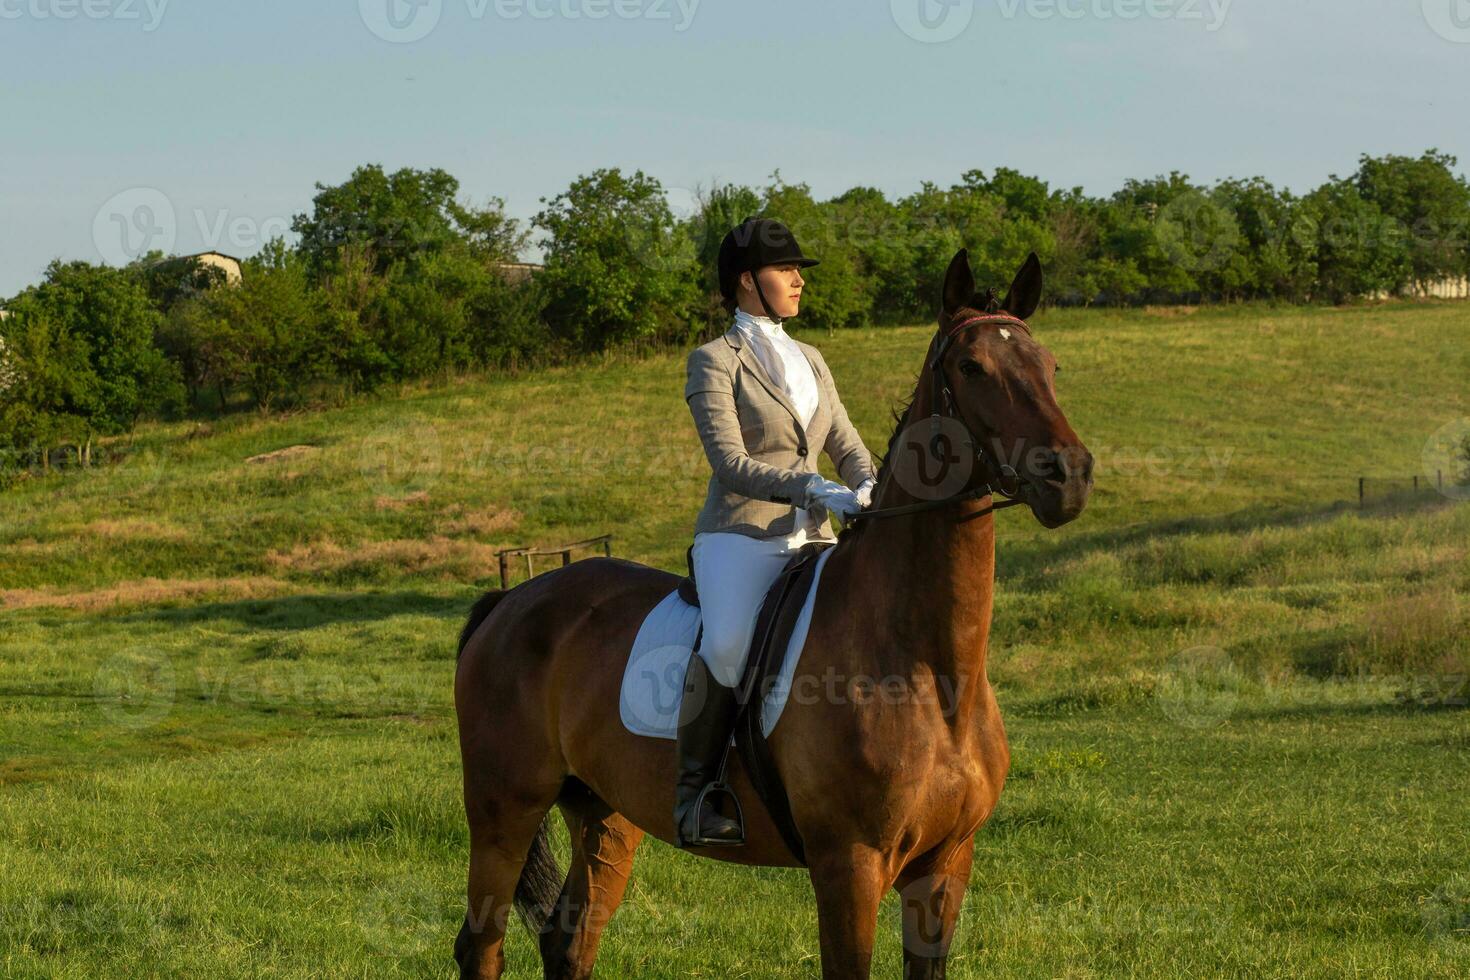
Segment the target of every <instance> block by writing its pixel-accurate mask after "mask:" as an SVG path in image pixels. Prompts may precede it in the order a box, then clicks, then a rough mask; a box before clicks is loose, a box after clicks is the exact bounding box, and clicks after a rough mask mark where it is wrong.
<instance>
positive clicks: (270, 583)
mask: <svg viewBox="0 0 1470 980" xmlns="http://www.w3.org/2000/svg"><path fill="white" fill-rule="evenodd" d="M290 588H291V585H290V583H288V582H283V581H281V580H280V579H274V578H266V577H264V576H250V577H242V578H208V579H159V578H144V579H136V580H134V581H130V582H119V583H117V584H116V585H109V586H106V587H104V588H100V589H90V590H88V591H85V592H61V591H58V590H56V589H50V588H47V589H0V609H34V608H37V607H42V606H45V607H50V608H55V609H83V610H98V609H109V608H115V607H120V606H141V605H148V604H151V603H156V602H172V601H176V600H179V599H257V598H266V597H269V596H275V595H279V594H281V593H282V592H285V591H288V590H290Z"/></svg>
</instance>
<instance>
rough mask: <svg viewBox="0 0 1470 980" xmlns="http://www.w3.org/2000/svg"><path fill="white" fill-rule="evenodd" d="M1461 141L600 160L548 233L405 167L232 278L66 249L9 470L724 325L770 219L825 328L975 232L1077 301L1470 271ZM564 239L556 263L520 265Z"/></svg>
mask: <svg viewBox="0 0 1470 980" xmlns="http://www.w3.org/2000/svg"><path fill="white" fill-rule="evenodd" d="M1456 164H1457V161H1456V160H1455V158H1454V157H1452V156H1449V155H1447V154H1443V153H1440V152H1438V151H1436V150H1429V151H1427V152H1425V153H1424V154H1423V155H1421V156H1419V157H1405V156H1384V157H1376V158H1375V157H1369V156H1364V157H1362V158H1361V159H1360V161H1359V165H1358V168H1357V171H1356V172H1355V173H1353V174H1352V175H1350V176H1348V177H1344V178H1339V177H1336V176H1334V177H1331V178H1330V179H1329V180H1328V181H1327V182H1326V183H1324V184H1323V185H1322V186H1321V187H1318V188H1316V189H1315V190H1313V191H1311V192H1310V193H1308V194H1306V195H1303V196H1297V195H1295V194H1293V193H1291V192H1290V191H1287V190H1284V189H1279V188H1276V187H1274V186H1272V185H1271V184H1270V183H1269V182H1267V181H1266V180H1265V179H1263V178H1259V177H1256V178H1251V179H1245V180H1236V179H1231V180H1224V181H1220V182H1219V183H1217V184H1215V185H1214V186H1213V187H1205V186H1201V185H1198V184H1195V183H1193V182H1191V181H1190V180H1189V178H1188V177H1186V176H1185V175H1183V174H1179V173H1171V174H1169V175H1168V176H1166V177H1165V176H1160V177H1155V178H1152V179H1148V180H1129V181H1128V182H1127V183H1125V184H1124V186H1123V187H1122V188H1121V189H1120V190H1118V191H1117V192H1116V193H1114V194H1113V195H1111V196H1110V197H1104V198H1097V197H1089V196H1088V195H1086V194H1084V193H1083V192H1082V190H1081V189H1080V188H1072V189H1067V190H1061V189H1053V188H1050V187H1049V186H1048V185H1047V184H1046V183H1045V182H1044V181H1042V180H1040V179H1038V178H1035V177H1029V176H1026V175H1024V174H1021V173H1019V172H1017V171H1015V170H1011V169H1008V168H1004V167H1002V168H998V169H996V170H994V171H992V172H990V173H988V174H987V173H986V172H984V171H981V170H971V171H968V172H966V173H965V174H963V175H962V176H961V178H960V180H959V182H958V183H956V184H954V185H952V186H950V187H948V188H943V187H940V186H939V185H936V184H933V183H928V182H926V183H924V184H923V185H921V187H920V188H919V190H917V191H915V192H914V193H912V194H910V195H908V196H906V197H902V198H899V199H897V200H890V199H889V198H888V197H887V196H885V195H884V194H883V193H882V192H880V191H878V190H875V189H872V188H865V187H858V188H853V189H852V190H849V191H847V192H846V193H843V194H841V195H838V196H837V197H834V198H831V199H830V200H818V199H817V198H816V197H815V196H814V195H813V194H812V192H811V190H810V188H809V187H808V186H807V185H805V184H794V183H788V182H786V181H785V180H783V179H782V178H781V176H780V174H779V173H778V174H776V175H773V177H772V179H771V181H770V182H769V184H768V185H767V186H764V187H760V188H752V187H745V186H739V185H729V184H725V185H716V186H714V187H711V188H708V189H706V190H704V191H703V192H702V193H699V194H698V195H696V196H695V200H694V204H693V206H692V207H690V208H689V209H688V213H684V214H678V213H676V212H675V210H674V209H673V208H672V207H671V206H670V203H669V200H668V197H667V195H666V193H665V190H664V188H663V187H662V186H661V185H660V184H659V182H658V181H657V180H655V179H653V178H651V177H649V176H647V175H645V174H643V173H641V172H635V173H633V174H627V173H624V172H622V171H620V170H617V169H603V170H597V171H595V172H593V173H591V174H588V175H586V176H583V177H579V178H578V179H577V180H576V181H575V182H573V184H572V185H571V186H570V187H569V188H567V190H565V191H564V192H562V193H561V194H558V195H557V196H556V197H554V198H552V199H550V200H546V199H543V200H542V204H543V208H542V210H541V211H540V213H539V214H537V215H536V216H535V217H534V218H533V219H532V221H531V222H530V227H529V228H527V227H523V226H522V225H521V224H520V223H519V222H517V221H515V220H514V219H512V218H510V217H508V216H507V215H506V214H505V211H504V202H503V201H501V200H499V199H491V201H490V202H489V203H488V204H486V205H484V206H473V205H470V204H467V203H465V202H463V201H462V200H461V199H460V193H459V183H458V181H457V180H456V179H455V178H454V177H452V176H451V175H449V174H447V173H445V172H444V171H442V170H437V169H434V170H413V169H404V170H399V171H397V172H396V173H391V174H390V173H386V172H385V171H384V170H383V169H382V168H381V167H379V166H365V167H361V168H359V169H358V170H356V171H355V172H354V173H353V174H352V176H351V177H350V178H349V179H348V180H347V181H345V182H343V183H342V184H340V185H335V186H326V185H321V184H318V185H317V193H316V196H315V197H314V199H313V202H312V208H311V210H310V212H308V213H304V214H301V215H298V216H297V217H296V218H295V219H294V221H293V224H292V228H293V231H294V233H295V236H296V239H297V240H296V243H295V244H294V245H290V246H288V245H287V243H286V242H284V241H282V240H275V241H272V242H271V243H269V245H268V246H267V247H266V248H265V249H264V250H262V251H261V253H260V254H259V255H257V256H255V257H254V258H252V259H249V260H248V261H247V262H246V263H245V268H244V274H243V278H242V280H241V281H240V282H239V283H237V284H232V285H226V284H225V283H224V282H223V281H222V276H221V274H220V272H219V270H217V269H212V268H209V267H205V266H202V265H198V264H192V263H187V262H179V261H176V260H175V261H170V260H168V257H166V256H162V255H157V254H154V255H149V256H146V257H144V258H142V259H139V260H138V261H136V262H134V263H132V264H131V265H129V266H128V267H126V268H111V267H106V266H98V265H92V264H89V263H85V262H60V261H58V262H54V263H52V264H51V266H50V267H48V269H47V270H46V274H45V277H44V279H43V280H42V281H41V282H40V283H38V284H36V285H34V286H32V287H30V288H28V289H26V290H25V291H24V292H22V293H21V294H20V295H18V296H16V297H14V298H12V299H11V300H9V301H8V302H6V303H4V304H3V305H4V307H5V309H6V314H7V315H6V316H5V318H4V319H0V471H5V470H7V469H8V471H9V472H10V473H12V474H14V473H15V472H16V471H17V469H22V470H23V469H25V468H29V467H33V466H38V465H39V466H42V467H44V466H48V465H50V462H51V459H52V456H53V454H54V452H55V451H56V450H57V448H58V447H75V449H72V450H68V451H67V456H68V457H69V458H73V457H74V458H76V459H78V460H80V461H81V462H83V463H86V462H88V461H89V460H90V457H91V445H92V442H93V440H94V438H95V437H96V436H99V435H108V434H116V433H121V432H126V431H129V430H130V429H131V428H132V427H133V426H134V425H135V424H136V423H137V421H138V420H139V419H140V418H142V417H144V416H150V415H152V416H164V417H169V416H178V415H181V414H200V413H203V414H209V413H217V412H222V411H227V410H230V409H232V408H238V407H242V406H254V407H256V408H259V409H269V408H273V407H279V406H284V405H290V404H300V403H304V402H314V401H320V400H323V399H327V398H333V397H340V396H341V395H343V394H350V393H355V392H366V391H372V390H375V389H378V388H380V387H382V386H384V385H388V384H393V383H397V382H401V381H405V380H409V379H415V378H423V377H426V376H433V375H435V374H439V373H442V372H453V371H462V370H477V369H479V370H483V369H491V370H493V369H500V368H506V367H511V366H515V365H519V364H529V363H549V362H555V361H559V360H563V359H565V358H568V357H572V356H575V355H577V354H579V353H582V352H597V351H603V350H606V349H609V348H613V347H623V346H627V345H658V346H661V345H668V344H686V343H689V342H691V341H693V340H694V339H695V338H697V337H700V336H702V335H706V334H707V333H708V332H709V331H711V330H718V329H723V327H724V325H725V320H726V317H725V314H724V313H723V311H722V309H721V308H720V305H719V303H718V296H717V289H716V281H715V276H714V268H713V266H714V255H715V252H716V250H717V248H718V246H719V242H720V239H721V238H722V237H723V236H724V234H725V232H726V231H727V230H728V229H729V228H731V227H733V226H734V225H736V224H738V223H739V222H740V221H741V220H742V219H744V218H745V217H747V216H749V215H752V214H767V215H771V216H774V217H779V218H780V219H782V220H783V221H785V222H786V223H787V224H789V225H790V226H791V227H792V228H793V230H794V231H795V232H796V234H797V236H798V238H799V239H800V240H801V242H802V245H803V248H804V249H805V250H806V251H807V252H808V253H809V254H814V255H816V256H818V257H819V258H821V259H822V264H821V265H820V266H817V267H815V268H813V269H811V270H810V274H809V276H808V278H809V280H810V290H809V292H808V294H807V299H806V301H805V302H804V303H803V309H802V317H801V319H802V323H803V326H810V327H822V328H827V329H840V328H844V327H852V326H861V325H867V324H875V323H876V324H886V323H911V322H916V321H919V322H922V321H925V320H927V319H929V318H930V317H932V316H933V315H934V308H935V296H934V293H935V290H936V289H937V283H938V282H939V281H940V279H941V277H942V274H943V271H944V268H945V264H946V263H947V261H948V259H949V257H950V256H952V255H953V254H954V252H955V251H956V250H957V249H958V248H960V247H961V246H964V247H968V248H969V250H970V254H971V260H972V264H973V265H974V266H975V269H976V274H977V278H978V279H979V280H980V281H981V282H989V283H995V284H998V285H1000V284H1003V282H1004V280H1005V277H1006V276H1007V275H1008V274H1009V272H1010V271H1011V270H1013V269H1014V268H1015V266H1016V264H1017V263H1018V262H1019V261H1020V260H1021V259H1022V258H1023V257H1024V256H1025V255H1026V253H1027V252H1030V251H1033V250H1034V251H1036V252H1037V253H1038V254H1039V255H1040V256H1041V258H1042V261H1043V263H1044V265H1045V267H1046V271H1047V284H1048V300H1049V302H1052V303H1063V304H1081V305H1088V304H1109V305H1127V304H1139V303H1174V302H1189V303H1200V302H1231V301H1238V300H1246V299H1269V300H1279V301H1286V302H1293V303H1305V302H1327V303H1341V302H1347V301H1352V300H1355V299H1361V298H1364V297H1371V296H1375V295H1379V294H1382V293H1390V294H1412V293H1415V292H1419V291H1423V290H1424V289H1425V287H1427V286H1428V285H1430V284H1433V283H1436V282H1440V281H1443V280H1446V279H1459V278H1462V277H1465V276H1467V275H1470V244H1467V242H1470V184H1467V182H1466V180H1465V178H1464V177H1462V176H1459V175H1457V174H1456V173H1455V167H1456ZM533 236H536V237H537V238H538V239H539V241H538V244H540V245H541V247H542V248H543V251H544V256H545V264H544V268H543V269H542V270H541V271H540V272H539V273H538V274H537V275H535V276H533V277H530V278H529V279H526V278H525V277H515V276H508V275H507V274H506V269H505V267H506V264H507V263H514V262H515V261H516V260H517V259H518V258H519V257H520V256H521V255H522V254H524V252H525V251H526V249H527V248H528V247H529V245H530V244H531V240H532V237H533Z"/></svg>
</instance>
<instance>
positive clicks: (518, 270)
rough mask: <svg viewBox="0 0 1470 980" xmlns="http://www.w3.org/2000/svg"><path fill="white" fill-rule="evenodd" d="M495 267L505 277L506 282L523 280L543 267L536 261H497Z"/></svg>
mask: <svg viewBox="0 0 1470 980" xmlns="http://www.w3.org/2000/svg"><path fill="white" fill-rule="evenodd" d="M495 268H496V269H497V270H498V271H499V272H500V274H501V275H502V276H504V277H505V281H506V282H516V283H520V282H525V281H526V280H527V279H530V278H531V277H532V276H534V275H535V274H536V273H538V272H540V271H541V269H542V268H543V267H542V266H541V265H540V264H539V263H536V262H497V263H495Z"/></svg>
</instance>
